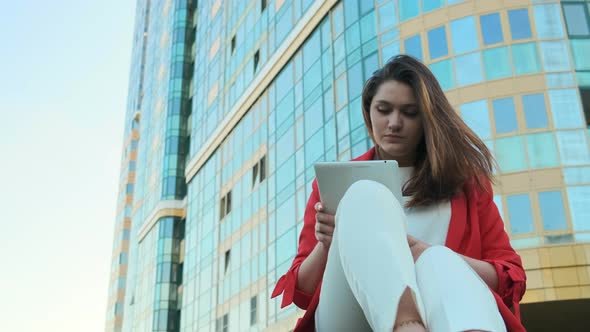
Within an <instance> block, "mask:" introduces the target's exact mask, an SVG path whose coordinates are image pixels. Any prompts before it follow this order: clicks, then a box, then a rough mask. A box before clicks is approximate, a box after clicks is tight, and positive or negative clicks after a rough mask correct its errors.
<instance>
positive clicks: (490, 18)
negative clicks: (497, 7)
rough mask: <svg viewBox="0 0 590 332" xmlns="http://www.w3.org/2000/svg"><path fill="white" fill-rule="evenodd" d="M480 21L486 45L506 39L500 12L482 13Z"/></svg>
mask: <svg viewBox="0 0 590 332" xmlns="http://www.w3.org/2000/svg"><path fill="white" fill-rule="evenodd" d="M479 21H480V24H481V34H482V35H483V43H484V45H492V44H496V43H501V42H503V41H504V36H502V23H501V22H500V14H498V13H494V14H489V15H482V16H480V18H479Z"/></svg>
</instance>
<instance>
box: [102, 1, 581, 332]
mask: <svg viewBox="0 0 590 332" xmlns="http://www.w3.org/2000/svg"><path fill="white" fill-rule="evenodd" d="M589 12H590V1H551V0H548V1H539V0H535V1H533V0H513V1H501V0H485V1H484V0H463V1H457V0H446V1H445V0H420V1H414V0H412V1H404V0H399V1H395V0H374V1H373V0H367V1H365V0H343V1H336V0H325V1H320V0H316V1H313V0H274V1H265V0H252V1H247V0H228V1H221V0H211V1H196V0H138V1H137V10H136V22H135V33H134V39H133V53H132V64H131V70H130V85H129V95H128V105H127V110H126V117H125V121H126V123H125V134H124V137H125V138H124V144H123V156H122V163H121V176H120V187H119V198H118V205H117V217H116V222H115V237H114V239H115V240H114V243H113V256H112V269H111V276H110V287H109V300H108V307H107V315H106V330H107V331H262V330H269V331H275V330H277V331H288V330H290V329H292V328H293V326H294V324H295V321H296V317H298V316H299V315H300V314H301V311H300V310H298V309H296V308H295V307H294V306H290V307H287V308H284V309H280V300H281V299H280V297H279V298H278V299H273V300H271V299H270V292H271V291H272V289H273V287H274V284H275V283H276V280H277V278H278V277H280V276H281V275H282V274H283V273H284V272H285V271H286V270H287V269H288V267H289V266H290V263H291V261H292V259H293V257H294V255H295V253H296V249H297V239H298V234H299V233H300V231H301V228H302V221H303V212H304V208H305V203H306V201H307V197H308V195H309V194H310V189H311V188H310V183H311V181H312V180H313V176H314V173H313V167H312V166H313V163H314V162H317V161H320V160H348V159H350V158H352V157H355V156H358V155H360V154H361V153H362V152H364V151H366V150H367V149H368V148H369V147H370V140H369V138H368V137H367V133H366V131H365V129H364V124H363V120H362V114H361V108H360V94H361V91H362V84H363V82H364V80H366V79H367V78H368V77H369V75H370V74H371V73H372V71H373V70H375V69H376V68H378V67H379V66H380V65H382V64H383V63H384V61H386V60H387V59H388V58H390V57H391V56H394V55H396V54H399V53H406V54H411V55H413V56H415V57H418V58H420V59H421V60H422V61H424V62H425V63H426V64H427V65H428V66H429V67H430V68H431V70H432V71H433V72H434V73H435V75H436V76H437V78H438V79H439V81H440V83H441V86H442V87H443V89H444V90H445V93H446V94H447V96H448V98H449V100H450V101H451V103H452V104H453V106H455V108H456V110H457V112H459V114H460V115H461V116H462V118H463V119H464V120H465V122H466V123H467V124H468V125H469V126H470V127H471V128H472V129H473V130H474V131H475V132H476V133H477V134H478V135H479V136H480V137H481V138H482V139H483V140H484V141H485V142H486V144H487V145H488V147H489V148H490V149H491V150H492V152H493V153H494V156H495V157H496V158H497V160H498V163H499V169H498V170H497V177H498V185H497V186H495V188H494V190H495V196H494V201H495V202H496V205H497V206H498V208H499V209H500V212H501V214H502V215H503V218H504V220H505V223H506V229H507V231H508V232H509V234H510V237H511V241H512V243H513V245H514V246H515V248H517V249H518V251H519V253H520V254H521V256H522V258H523V261H524V264H525V268H526V269H527V277H528V283H527V286H528V287H527V288H528V290H527V293H526V295H525V298H524V299H523V302H524V303H528V304H525V305H524V306H523V313H524V314H525V318H527V317H531V320H530V321H526V320H525V323H528V325H527V326H528V327H529V328H531V327H534V326H536V325H534V324H539V322H543V319H544V317H547V315H546V314H545V315H544V314H543V313H545V312H551V310H553V309H554V308H556V306H558V307H560V308H567V309H568V311H569V312H571V311H575V310H576V308H579V307H580V306H581V305H585V306H588V305H589V302H588V301H590V300H588V299H590V210H588V208H587V206H589V205H590V149H589V142H588V141H589V131H588V120H589V119H590V60H589V59H590V15H589ZM578 310H580V309H578ZM552 318H553V317H552ZM576 323H577V322H576V321H575V320H574V321H573V322H570V324H576ZM571 326H575V325H571Z"/></svg>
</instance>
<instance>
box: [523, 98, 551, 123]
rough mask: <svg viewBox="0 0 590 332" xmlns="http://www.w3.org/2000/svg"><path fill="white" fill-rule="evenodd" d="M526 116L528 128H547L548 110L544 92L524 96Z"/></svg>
mask: <svg viewBox="0 0 590 332" xmlns="http://www.w3.org/2000/svg"><path fill="white" fill-rule="evenodd" d="M522 106H523V108H524V118H525V121H526V127H527V128H528V129H537V128H547V127H549V121H548V120H547V110H546V107H545V96H544V95H543V94H542V93H537V94H532V95H525V96H522Z"/></svg>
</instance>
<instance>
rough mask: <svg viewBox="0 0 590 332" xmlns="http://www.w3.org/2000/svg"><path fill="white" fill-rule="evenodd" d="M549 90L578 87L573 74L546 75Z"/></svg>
mask: <svg viewBox="0 0 590 332" xmlns="http://www.w3.org/2000/svg"><path fill="white" fill-rule="evenodd" d="M545 79H546V81H547V87H548V88H563V87H570V86H573V85H576V83H575V80H574V74H572V73H549V74H547V75H545Z"/></svg>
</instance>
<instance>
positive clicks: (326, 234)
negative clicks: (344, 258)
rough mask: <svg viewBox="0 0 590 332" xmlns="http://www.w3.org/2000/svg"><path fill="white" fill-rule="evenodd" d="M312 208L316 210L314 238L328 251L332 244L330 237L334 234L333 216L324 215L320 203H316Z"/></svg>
mask: <svg viewBox="0 0 590 332" xmlns="http://www.w3.org/2000/svg"><path fill="white" fill-rule="evenodd" d="M314 208H315V210H316V214H315V221H316V222H315V237H316V239H317V240H318V241H319V243H321V244H322V245H323V246H324V248H325V249H329V248H330V244H332V235H333V234H334V226H335V219H334V215H332V214H328V213H325V212H324V210H323V209H324V207H323V206H322V203H321V202H317V203H316V204H315V206H314Z"/></svg>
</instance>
